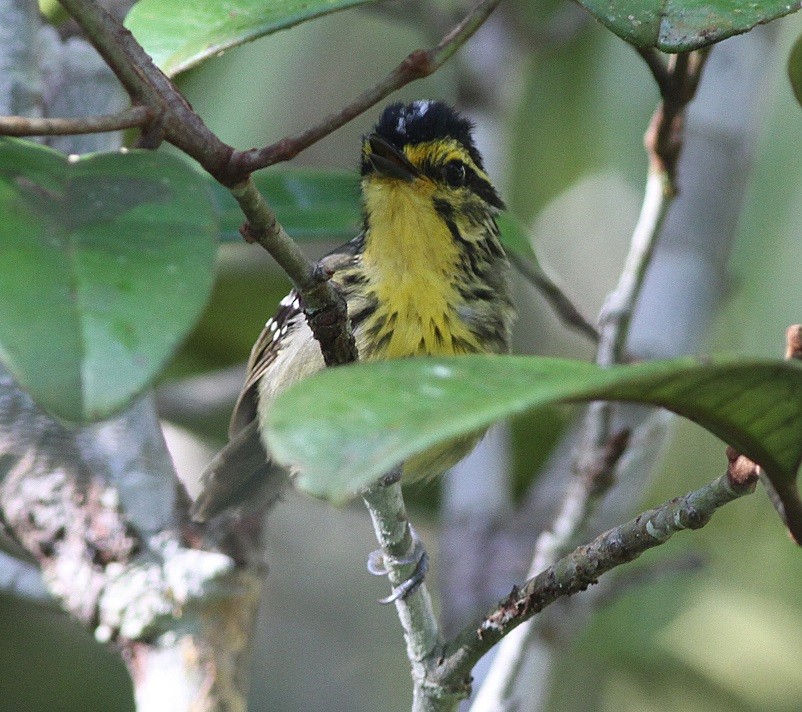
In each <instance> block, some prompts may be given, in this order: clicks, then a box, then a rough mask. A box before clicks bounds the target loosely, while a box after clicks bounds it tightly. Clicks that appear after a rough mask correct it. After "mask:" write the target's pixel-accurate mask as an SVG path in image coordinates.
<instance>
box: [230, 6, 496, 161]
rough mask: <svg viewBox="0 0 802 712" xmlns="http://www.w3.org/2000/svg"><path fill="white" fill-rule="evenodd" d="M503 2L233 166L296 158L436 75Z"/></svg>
mask: <svg viewBox="0 0 802 712" xmlns="http://www.w3.org/2000/svg"><path fill="white" fill-rule="evenodd" d="M500 1H501V0H483V2H480V3H479V4H478V5H477V6H476V7H474V9H473V10H472V11H471V12H469V13H468V14H467V15H466V16H465V17H464V18H463V19H462V20H461V21H460V22H459V23H458V24H457V25H455V26H454V27H453V28H452V29H451V30H450V31H449V32H447V33H446V34H445V35H444V37H443V39H441V40H440V42H439V43H438V44H437V46H435V47H433V48H432V49H429V50H423V49H418V50H415V51H414V52H412V53H410V54H409V55H408V56H407V57H406V58H405V59H404V61H403V62H401V63H400V64H399V65H398V66H397V67H396V68H395V69H393V70H392V71H391V72H390V73H389V74H388V75H387V76H386V77H384V79H382V80H381V81H379V82H378V83H377V84H375V85H374V86H372V87H370V88H369V89H367V90H365V91H364V92H362V93H361V94H360V95H359V96H358V97H357V98H356V99H354V101H352V102H351V103H350V104H347V105H346V106H344V107H343V108H342V109H340V110H339V111H337V112H335V113H333V114H329V115H328V116H326V117H325V118H324V119H323V120H322V121H320V122H319V123H318V124H316V125H315V126H313V127H311V128H309V129H307V130H306V131H303V132H302V133H300V134H297V135H295V136H288V137H286V138H283V139H281V141H278V142H277V143H274V144H271V145H270V146H266V147H265V148H260V149H252V150H250V151H244V152H237V153H236V154H235V155H234V156H233V157H232V162H234V163H235V164H236V165H237V167H238V170H239V171H246V172H249V171H255V170H257V169H259V168H265V167H267V166H272V165H273V164H275V163H280V162H282V161H288V160H290V159H291V158H294V157H295V156H297V155H298V154H299V153H300V152H301V151H303V150H304V149H306V148H309V146H311V145H312V144H313V143H316V142H317V141H320V139H322V138H324V137H325V136H328V135H329V134H330V133H332V132H333V131H336V130H337V129H338V128H340V127H341V126H343V125H345V124H347V123H348V122H349V121H351V120H352V119H354V118H356V117H357V116H359V115H360V114H362V113H363V112H365V111H367V110H368V109H369V108H371V107H372V106H375V105H376V104H377V103H378V102H380V101H381V100H382V99H385V98H386V97H388V96H389V95H390V94H392V93H393V92H394V91H396V90H398V89H400V88H401V87H403V86H406V85H407V84H409V83H410V82H413V81H415V80H416V79H423V78H424V77H428V76H429V75H430V74H433V73H434V72H435V71H437V70H438V69H439V68H440V67H441V66H442V65H443V63H444V62H445V61H446V60H448V59H449V58H450V57H451V56H452V55H453V54H454V53H455V52H456V51H457V50H458V49H459V48H460V47H462V45H463V44H465V42H467V41H468V40H469V39H470V38H471V37H472V36H473V34H474V33H475V32H476V30H478V29H479V28H480V27H481V26H482V24H483V23H484V22H485V20H487V18H488V17H489V16H490V13H492V12H493V10H495V8H496V6H497V5H498V4H499V2H500Z"/></svg>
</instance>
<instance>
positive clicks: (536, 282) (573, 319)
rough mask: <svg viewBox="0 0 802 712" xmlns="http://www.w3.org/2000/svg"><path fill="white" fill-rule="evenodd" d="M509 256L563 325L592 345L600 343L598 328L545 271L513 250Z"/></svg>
mask: <svg viewBox="0 0 802 712" xmlns="http://www.w3.org/2000/svg"><path fill="white" fill-rule="evenodd" d="M507 256H508V257H509V260H510V262H511V263H512V264H513V265H515V268H516V269H517V270H518V272H520V273H521V275H522V276H523V277H525V278H526V280H527V281H528V282H529V283H530V284H532V286H534V288H535V289H537V291H538V292H540V294H541V296H542V297H543V298H544V299H545V300H546V301H547V302H548V303H549V306H550V307H551V308H552V309H553V310H554V313H555V314H556V315H557V316H558V318H559V319H560V320H561V321H562V322H563V324H565V325H566V326H569V327H571V328H572V329H576V330H577V331H578V332H579V333H580V334H582V335H583V336H585V337H587V338H588V339H589V340H590V341H591V342H592V343H594V344H597V343H598V342H599V331H598V330H597V329H596V327H595V326H593V324H591V323H590V322H589V321H588V320H587V319H586V318H585V316H584V315H583V314H582V312H580V311H579V309H578V308H577V307H576V305H575V304H574V303H573V302H572V301H571V299H570V297H569V296H568V295H567V294H566V293H565V292H563V291H562V289H560V287H559V285H557V283H556V282H555V281H554V280H553V279H552V278H551V277H549V275H548V274H546V272H544V271H543V269H542V268H541V267H540V265H536V264H533V263H532V262H531V261H530V260H527V259H526V258H525V257H524V256H522V255H521V254H519V253H517V252H514V251H513V250H510V251H509V252H508V253H507Z"/></svg>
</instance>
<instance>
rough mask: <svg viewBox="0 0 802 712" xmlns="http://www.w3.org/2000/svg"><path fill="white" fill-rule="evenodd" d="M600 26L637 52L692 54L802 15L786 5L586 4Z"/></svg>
mask: <svg viewBox="0 0 802 712" xmlns="http://www.w3.org/2000/svg"><path fill="white" fill-rule="evenodd" d="M580 3H581V4H582V5H583V6H584V7H585V8H586V9H587V10H588V11H590V12H591V13H592V14H593V15H594V16H595V17H596V19H597V20H599V21H600V22H601V23H603V24H604V25H606V26H607V27H608V28H609V29H610V30H612V31H613V32H615V34H617V35H618V36H619V37H621V38H622V39H624V40H626V41H627V42H629V43H631V44H633V45H635V46H636V47H657V49H660V50H662V51H663V52H688V51H690V50H693V49H699V48H700V47H706V46H707V45H711V44H713V43H715V42H720V41H721V40H723V39H726V38H727V37H732V35H737V34H740V33H742V32H748V31H749V30H751V29H752V28H753V27H755V26H756V25H762V24H765V23H766V22H769V21H771V20H776V19H777V18H778V17H783V16H785V15H788V14H790V13H792V12H796V11H797V10H798V9H799V7H800V3H799V2H794V3H790V2H784V1H783V0H753V1H752V2H743V0H580Z"/></svg>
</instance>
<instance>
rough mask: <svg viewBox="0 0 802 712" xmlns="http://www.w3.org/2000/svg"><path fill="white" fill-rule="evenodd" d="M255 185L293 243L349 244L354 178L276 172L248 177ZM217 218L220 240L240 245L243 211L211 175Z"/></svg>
mask: <svg viewBox="0 0 802 712" xmlns="http://www.w3.org/2000/svg"><path fill="white" fill-rule="evenodd" d="M253 179H254V182H255V183H256V187H257V188H259V191H260V192H261V193H262V195H264V196H265V197H266V198H267V202H268V203H269V204H270V207H271V208H273V210H275V211H276V216H277V217H278V219H279V222H280V223H281V224H282V225H283V226H284V229H285V230H286V231H287V232H288V233H289V234H290V236H291V237H293V238H295V239H297V240H335V239H336V240H342V241H343V242H344V241H346V240H350V239H351V238H352V237H354V236H356V234H357V233H358V232H359V229H360V223H361V220H362V212H361V209H360V205H359V176H357V175H356V174H355V173H351V172H348V171H329V170H315V169H312V168H278V169H270V170H266V171H259V172H258V173H255V174H254V176H253ZM208 181H209V185H210V186H211V188H212V191H213V193H214V198H215V204H216V206H217V211H218V215H219V218H220V238H221V239H222V240H224V241H232V242H241V241H242V236H241V235H240V233H239V228H240V226H241V225H242V221H243V220H244V217H243V214H242V210H240V207H239V205H238V204H237V201H236V200H234V198H233V197H232V195H231V193H230V191H228V190H227V189H226V188H224V187H223V186H222V185H220V184H219V183H218V182H217V181H215V180H214V179H213V178H211V176H210V177H209V178H208Z"/></svg>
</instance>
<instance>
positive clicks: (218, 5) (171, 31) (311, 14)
mask: <svg viewBox="0 0 802 712" xmlns="http://www.w3.org/2000/svg"><path fill="white" fill-rule="evenodd" d="M372 1H373V0H225V2H222V1H221V0H217V1H215V0H140V1H139V2H138V3H137V4H136V5H134V7H133V8H132V9H131V12H129V13H128V17H126V18H125V26H126V27H127V28H128V29H129V30H131V32H133V34H134V36H135V37H136V38H137V40H138V41H139V43H140V44H141V45H142V46H143V47H144V48H145V50H146V51H147V52H148V54H150V56H151V57H153V61H154V62H156V64H157V65H158V67H159V68H160V69H161V70H162V71H163V72H164V73H165V74H167V75H168V76H175V75H176V74H178V73H179V72H183V71H184V70H186V69H189V68H190V67H194V66H195V65H196V64H200V62H202V61H203V60H204V59H208V58H209V57H213V56H214V55H216V54H219V53H220V52H222V51H223V50H226V49H229V48H231V47H236V46H237V45H241V44H242V43H244V42H249V41H251V40H255V39H257V38H259V37H262V36H264V35H268V34H270V33H272V32H276V31H277V30H283V29H286V28H287V27H292V26H293V25H297V24H299V23H301V22H304V21H306V20H311V19H312V18H315V17H320V16H321V15H327V14H329V13H331V12H336V11H337V10H345V9H346V8H349V7H353V6H354V5H361V4H363V3H366V2H372Z"/></svg>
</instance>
